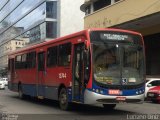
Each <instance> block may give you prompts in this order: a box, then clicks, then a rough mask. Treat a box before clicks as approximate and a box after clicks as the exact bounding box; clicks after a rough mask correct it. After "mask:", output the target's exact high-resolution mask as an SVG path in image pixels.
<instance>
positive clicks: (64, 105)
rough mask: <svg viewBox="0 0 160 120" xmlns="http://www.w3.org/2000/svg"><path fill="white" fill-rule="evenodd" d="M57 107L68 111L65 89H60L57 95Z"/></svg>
mask: <svg viewBox="0 0 160 120" xmlns="http://www.w3.org/2000/svg"><path fill="white" fill-rule="evenodd" d="M59 106H60V108H61V109H62V110H68V109H69V103H68V94H67V90H66V89H65V88H61V90H60V93H59Z"/></svg>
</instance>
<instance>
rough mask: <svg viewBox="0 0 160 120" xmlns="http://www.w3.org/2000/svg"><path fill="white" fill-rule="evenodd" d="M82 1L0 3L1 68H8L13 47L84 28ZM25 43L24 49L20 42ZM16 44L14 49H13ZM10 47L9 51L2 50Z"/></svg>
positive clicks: (22, 0) (11, 0)
mask: <svg viewBox="0 0 160 120" xmlns="http://www.w3.org/2000/svg"><path fill="white" fill-rule="evenodd" d="M83 2H84V1H83V0H76V1H75V0H67V1H65V0H16V1H15V0H1V3H0V48H1V49H0V53H1V54H0V69H4V68H6V67H7V54H8V53H9V52H10V51H13V50H14V49H12V48H19V47H24V46H25V45H32V44H38V43H40V42H43V41H46V40H52V39H54V38H57V37H61V36H64V35H67V34H70V33H73V32H76V31H79V30H82V29H83V17H84V13H83V12H82V11H80V10H79V7H80V5H81V4H82V3H83ZM22 41H23V42H24V44H22V45H21V46H19V44H17V45H16V44H15V46H14V44H10V43H12V42H13V43H16V42H17V43H19V42H22ZM12 45H13V46H12ZM4 46H7V48H11V50H10V49H9V51H7V52H5V50H4V49H3V48H5V47H4Z"/></svg>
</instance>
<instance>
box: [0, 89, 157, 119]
mask: <svg viewBox="0 0 160 120" xmlns="http://www.w3.org/2000/svg"><path fill="white" fill-rule="evenodd" d="M72 107H73V109H72V110H70V111H62V110H60V109H59V106H58V102H56V101H52V100H35V99H30V98H28V99H25V100H21V99H19V98H18V94H17V93H15V92H11V91H9V90H8V89H6V90H0V113H1V116H0V119H2V120H9V119H10V120H53V119H55V120H128V119H129V120H133V119H134V120H136V119H139V120H141V119H150V120H159V119H160V104H155V103H151V102H145V103H143V104H119V105H117V106H116V108H115V109H114V110H112V111H106V110H104V109H103V107H102V106H88V105H80V104H78V105H77V104H74V105H73V106H72Z"/></svg>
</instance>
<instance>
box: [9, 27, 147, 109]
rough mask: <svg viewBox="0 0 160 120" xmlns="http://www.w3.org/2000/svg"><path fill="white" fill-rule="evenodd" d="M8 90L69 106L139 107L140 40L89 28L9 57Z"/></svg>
mask: <svg viewBox="0 0 160 120" xmlns="http://www.w3.org/2000/svg"><path fill="white" fill-rule="evenodd" d="M8 68H9V69H8V73H9V79H10V82H9V83H10V85H9V89H10V90H12V91H16V92H18V93H19V97H20V98H23V97H25V96H26V95H28V96H32V97H38V98H41V99H43V98H47V99H53V100H58V101H59V104H60V108H61V109H63V110H66V109H68V107H70V103H73V102H76V103H82V104H103V106H104V107H105V108H114V107H115V106H116V104H118V103H121V102H125V103H142V102H143V100H144V91H145V80H144V79H145V59H144V42H143V38H142V35H141V34H140V33H137V32H133V31H128V30H121V29H112V28H107V29H88V30H83V31H80V32H77V33H74V34H71V35H68V36H65V37H61V38H57V39H54V40H51V41H47V42H43V43H40V44H37V45H33V46H30V47H26V48H23V49H21V50H18V51H15V52H13V53H11V54H10V55H9V61H8Z"/></svg>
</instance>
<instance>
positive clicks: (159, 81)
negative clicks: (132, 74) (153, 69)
mask: <svg viewBox="0 0 160 120" xmlns="http://www.w3.org/2000/svg"><path fill="white" fill-rule="evenodd" d="M146 81H147V82H146V86H145V98H146V97H147V92H148V90H149V89H151V88H154V87H155V86H160V78H147V79H146Z"/></svg>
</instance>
